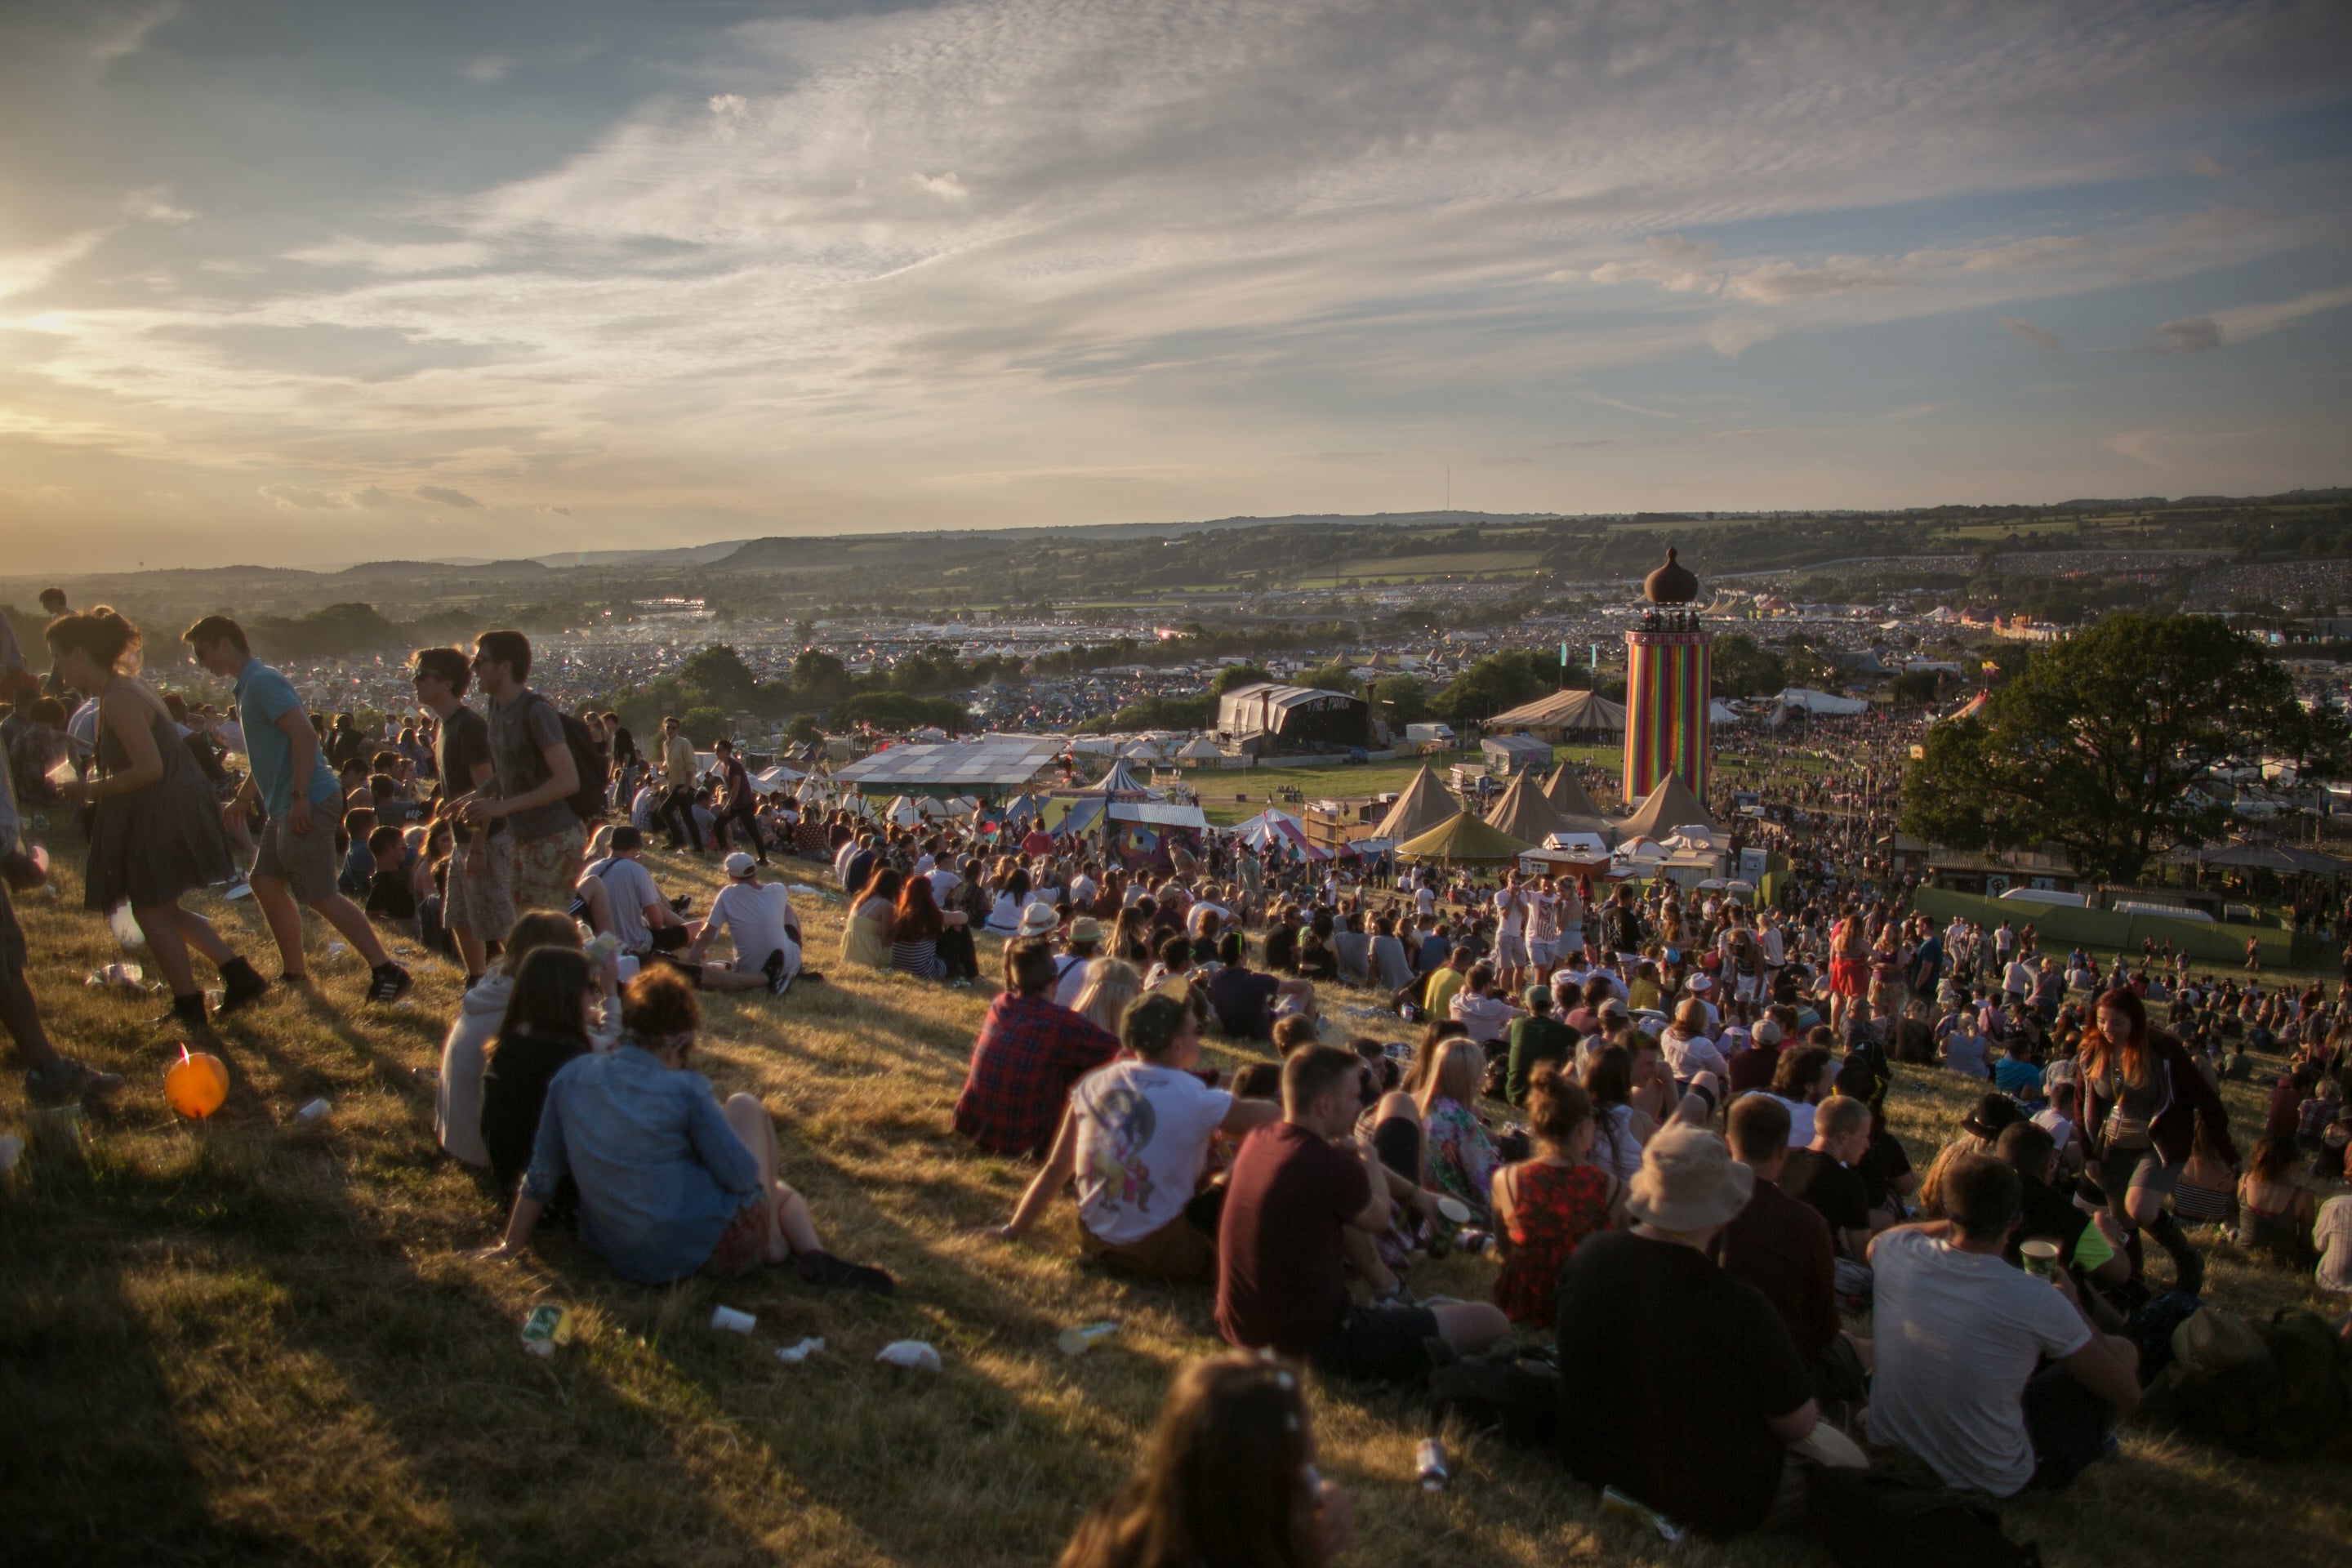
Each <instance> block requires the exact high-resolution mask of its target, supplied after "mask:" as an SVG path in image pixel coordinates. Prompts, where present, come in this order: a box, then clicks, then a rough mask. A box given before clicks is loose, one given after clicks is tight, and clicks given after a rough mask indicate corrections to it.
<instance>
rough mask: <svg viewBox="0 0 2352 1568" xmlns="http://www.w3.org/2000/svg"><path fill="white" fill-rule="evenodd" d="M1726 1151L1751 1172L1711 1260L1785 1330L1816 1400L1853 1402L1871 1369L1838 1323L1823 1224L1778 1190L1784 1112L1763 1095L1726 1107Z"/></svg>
mask: <svg viewBox="0 0 2352 1568" xmlns="http://www.w3.org/2000/svg"><path fill="white" fill-rule="evenodd" d="M1729 1131H1730V1134H1731V1137H1730V1143H1731V1152H1732V1155H1733V1157H1734V1158H1736V1159H1738V1162H1739V1163H1741V1164H1743V1165H1745V1166H1747V1167H1748V1169H1749V1170H1751V1171H1753V1172H1755V1173H1756V1186H1755V1190H1754V1192H1752V1193H1751V1194H1749V1195H1748V1206H1747V1207H1745V1208H1743V1209H1741V1210H1740V1211H1739V1213H1738V1215H1736V1216H1734V1218H1733V1219H1732V1221H1731V1223H1730V1224H1729V1225H1727V1226H1724V1227H1723V1236H1722V1237H1721V1239H1720V1240H1719V1241H1718V1242H1717V1255H1716V1260H1717V1262H1719V1263H1720V1264H1722V1265H1723V1268H1724V1270H1725V1272H1727V1273H1728V1274H1730V1275H1732V1276H1733V1277H1734V1278H1736V1279H1744V1280H1746V1281H1747V1282H1748V1284H1750V1285H1753V1286H1754V1287H1755V1288H1756V1289H1757V1290H1758V1291H1759V1292H1760V1293H1761V1294H1762V1295H1763V1297H1764V1299H1765V1300H1768V1301H1769V1302H1771V1303H1772V1310H1774V1311H1776V1312H1778V1313H1780V1321H1782V1322H1783V1323H1785V1324H1787V1325H1788V1329H1789V1338H1790V1340H1791V1341H1793V1342H1795V1344H1796V1347H1797V1353H1798V1355H1799V1356H1801V1358H1803V1360H1804V1363H1805V1366H1806V1369H1807V1371H1808V1372H1810V1373H1811V1375H1812V1380H1813V1392H1814V1394H1816V1395H1817V1396H1818V1397H1821V1398H1823V1399H1848V1400H1852V1399H1859V1398H1861V1397H1862V1394H1863V1387H1864V1384H1863V1378H1864V1374H1865V1373H1867V1372H1868V1370H1869V1367H1870V1342H1869V1341H1868V1340H1864V1339H1857V1338H1855V1337H1854V1336H1853V1335H1852V1334H1850V1333H1847V1332H1846V1331H1845V1330H1844V1328H1843V1326H1842V1325H1841V1324H1840V1322H1839V1321H1838V1307H1837V1289H1836V1286H1835V1267H1834V1261H1833V1260H1834V1258H1835V1257H1836V1250H1835V1247H1834V1246H1833V1244H1832V1241H1831V1239H1830V1225H1829V1221H1827V1220H1825V1219H1823V1218H1822V1215H1821V1214H1820V1212H1819V1211H1818V1210H1816V1209H1815V1208H1813V1206H1812V1205H1810V1204H1807V1203H1804V1202H1802V1201H1801V1200H1800V1199H1797V1198H1793V1197H1791V1196H1790V1195H1789V1194H1787V1193H1784V1192H1782V1191H1781V1190H1780V1172H1781V1168H1782V1167H1783V1166H1784V1165H1786V1164H1787V1163H1788V1158H1789V1108H1788V1107H1787V1106H1785V1105H1783V1104H1781V1103H1780V1101H1779V1100H1775V1099H1773V1098H1772V1097H1771V1096H1770V1095H1769V1094H1748V1095H1743V1096H1742V1097H1740V1098H1739V1099H1738V1100H1734V1101H1732V1104H1731V1115H1730V1118H1729Z"/></svg>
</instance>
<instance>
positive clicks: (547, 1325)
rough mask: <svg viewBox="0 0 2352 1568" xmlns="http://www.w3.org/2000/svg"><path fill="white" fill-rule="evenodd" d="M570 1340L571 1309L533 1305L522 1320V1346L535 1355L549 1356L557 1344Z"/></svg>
mask: <svg viewBox="0 0 2352 1568" xmlns="http://www.w3.org/2000/svg"><path fill="white" fill-rule="evenodd" d="M571 1342H572V1310H571V1309H570V1308H568V1307H533V1308H532V1309H531V1310H530V1316H529V1317H527V1318H525V1319H524V1320H523V1321H522V1348H523V1349H524V1350H526V1351H528V1352H530V1353H531V1354H532V1355H535V1356H551V1355H553V1354H554V1353H555V1347H556V1346H558V1345H568V1344H570V1343H571Z"/></svg>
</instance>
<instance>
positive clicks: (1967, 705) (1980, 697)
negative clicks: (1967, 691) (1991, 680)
mask: <svg viewBox="0 0 2352 1568" xmlns="http://www.w3.org/2000/svg"><path fill="white" fill-rule="evenodd" d="M1991 700H1992V693H1991V692H1990V691H1979V692H1978V693H1977V694H1976V695H1975V696H1974V697H1971V698H1969V700H1967V701H1966V702H1963V703H1961V704H1960V705H1959V706H1958V708H1955V709H1953V710H1951V711H1950V712H1949V713H1947V714H1945V715H1944V717H1945V718H1947V719H1973V718H1975V717H1976V716H1977V715H1978V714H1979V713H1981V712H1983V711H1984V710H1985V704H1986V703H1988V702H1990V701H1991Z"/></svg>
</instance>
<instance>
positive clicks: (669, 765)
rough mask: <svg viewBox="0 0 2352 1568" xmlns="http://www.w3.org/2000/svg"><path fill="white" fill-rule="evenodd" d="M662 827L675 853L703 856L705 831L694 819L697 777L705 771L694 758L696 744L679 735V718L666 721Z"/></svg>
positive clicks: (664, 730) (663, 746) (663, 731)
mask: <svg viewBox="0 0 2352 1568" xmlns="http://www.w3.org/2000/svg"><path fill="white" fill-rule="evenodd" d="M661 770H662V785H663V793H662V798H661V808H660V811H661V820H662V825H663V826H665V827H667V828H668V829H669V847H670V848H671V850H672V851H673V852H674V851H677V850H680V849H691V850H693V851H694V852H695V853H696V854H698V855H699V854H701V853H702V829H701V827H700V826H699V825H698V824H697V823H696V822H695V820H694V778H695V774H696V773H699V772H700V771H701V769H700V767H699V765H698V763H696V762H695V758H694V742H691V741H689V740H688V739H687V738H686V737H685V736H684V735H682V734H680V733H679V732H678V728H677V720H676V719H664V720H663V721H662V752H661Z"/></svg>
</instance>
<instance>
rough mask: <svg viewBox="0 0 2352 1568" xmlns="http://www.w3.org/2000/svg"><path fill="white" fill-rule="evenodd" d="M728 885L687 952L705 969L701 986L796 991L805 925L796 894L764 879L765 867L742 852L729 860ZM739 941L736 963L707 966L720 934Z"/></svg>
mask: <svg viewBox="0 0 2352 1568" xmlns="http://www.w3.org/2000/svg"><path fill="white" fill-rule="evenodd" d="M726 869H727V877H728V882H727V885H726V886H725V887H723V888H721V889H719V896H718V897H717V898H715V899H713V900H710V913H709V917H708V918H706V919H705V920H704V921H703V922H702V927H701V929H700V930H699V931H696V932H695V933H694V944H693V945H692V946H691V947H689V948H688V949H687V950H686V962H687V963H688V964H689V965H702V967H701V970H700V973H699V974H698V976H697V981H698V984H700V985H701V986H702V988H703V989H704V990H706V991H754V990H757V989H759V988H760V987H761V986H763V985H764V986H766V987H767V988H768V989H769V990H770V991H772V992H773V993H774V994H776V995H779V996H781V995H782V994H784V993H785V992H786V991H788V990H790V989H791V988H792V984H793V981H794V980H795V979H797V978H799V976H800V973H801V938H800V931H801V922H800V920H799V917H797V916H795V915H794V914H793V896H792V894H791V893H789V892H787V891H786V890H785V889H784V885H783V884H782V882H762V881H761V880H760V864H759V862H758V861H756V860H754V859H752V858H751V857H750V856H749V855H746V854H744V853H743V852H742V851H741V850H740V849H738V850H737V851H735V853H733V854H732V855H730V856H728V857H727V861H726ZM720 931H726V932H727V933H728V934H729V935H730V936H731V937H732V938H733V939H734V942H735V962H734V963H732V964H730V965H729V966H728V967H727V968H725V969H720V968H719V967H718V966H717V965H716V964H703V963H702V955H703V953H704V952H705V951H706V950H707V949H708V948H709V946H710V942H711V939H712V938H714V937H716V936H717V935H718V934H719V932H720Z"/></svg>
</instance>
